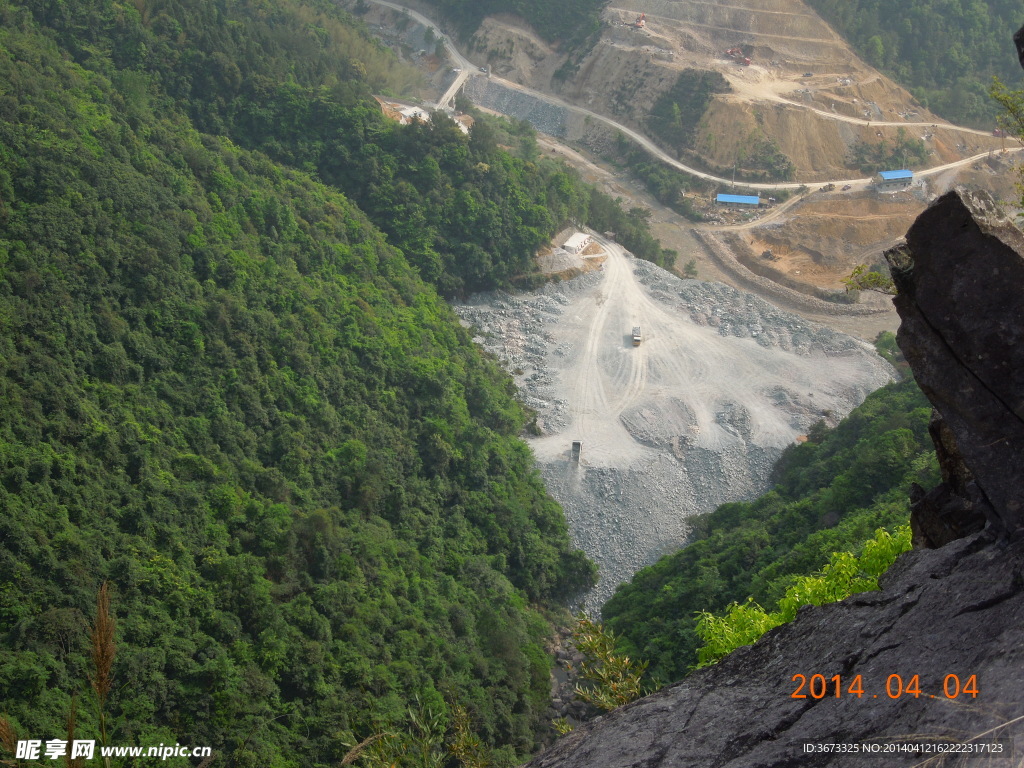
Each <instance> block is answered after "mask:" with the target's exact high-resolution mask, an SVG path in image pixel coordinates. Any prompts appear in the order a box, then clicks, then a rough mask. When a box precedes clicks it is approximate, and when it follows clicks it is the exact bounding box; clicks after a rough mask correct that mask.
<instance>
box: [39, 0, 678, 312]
mask: <svg viewBox="0 0 1024 768" xmlns="http://www.w3.org/2000/svg"><path fill="white" fill-rule="evenodd" d="M29 5H30V7H31V8H32V10H33V14H34V17H35V19H36V21H37V22H38V23H39V24H41V25H43V26H44V27H45V28H46V29H47V31H48V33H49V34H51V35H52V36H53V37H54V38H55V39H56V40H57V42H58V44H59V45H60V47H61V49H62V50H64V51H66V52H67V53H68V55H70V56H72V57H73V58H74V59H75V60H76V61H77V62H78V63H80V64H82V65H83V66H85V67H88V68H90V69H96V70H99V71H101V72H104V73H105V74H107V75H108V76H110V77H111V78H112V79H113V81H114V82H115V84H116V87H117V89H118V91H119V92H120V93H122V94H123V96H124V98H125V100H126V105H125V106H126V109H127V111H128V113H129V114H130V115H133V116H134V115H136V114H145V113H147V112H149V111H152V110H159V109H162V108H164V107H165V106H168V105H173V106H174V107H176V108H177V109H180V110H181V111H182V112H184V113H185V114H187V115H188V116H189V117H190V118H191V119H192V120H193V122H194V124H195V125H196V127H197V128H198V129H199V130H201V131H205V132H209V133H213V134H222V135H226V136H228V137H230V138H231V140H232V141H233V142H235V143H237V144H239V145H240V146H243V147H246V148H250V149H258V150H260V151H262V152H265V153H266V154H267V155H268V156H269V157H270V158H271V159H273V160H277V161H279V162H283V163H286V164H288V165H290V166H293V167H297V168H302V169H305V170H308V171H310V172H312V173H315V174H316V175H317V176H318V177H319V178H320V179H321V180H322V181H324V182H326V183H328V184H330V185H332V186H335V187H337V188H339V189H341V190H342V191H343V192H345V193H346V194H347V195H348V196H349V198H350V199H351V200H353V201H354V202H355V203H356V204H357V205H358V206H359V207H360V208H361V209H362V210H363V211H364V212H365V213H366V214H367V215H368V216H369V217H370V219H371V221H373V223H374V224H376V225H377V226H378V227H380V228H381V229H382V230H383V231H384V232H385V233H386V234H387V235H388V239H389V241H390V242H391V243H392V244H393V245H396V246H398V247H399V248H401V249H402V251H403V252H404V253H405V255H406V257H407V258H408V259H409V260H410V261H411V262H412V263H413V264H414V265H415V266H416V267H417V268H418V269H419V270H420V272H421V274H422V275H423V277H424V278H425V279H427V280H429V281H431V282H433V283H435V284H436V285H437V286H438V287H439V289H440V290H441V291H442V292H443V293H444V294H446V295H461V294H464V293H466V292H468V291H478V290H483V289H488V288H493V287H495V286H497V285H508V284H509V283H510V282H511V280H512V279H513V278H514V277H515V276H517V275H519V274H521V273H523V272H526V271H529V269H530V264H531V258H532V256H533V254H534V252H535V251H536V249H537V247H538V245H540V244H541V243H543V242H545V241H546V240H548V239H549V238H550V237H551V235H552V234H554V233H555V232H556V231H558V230H559V229H560V228H561V227H563V226H565V225H566V224H567V223H568V222H569V221H570V220H576V221H580V222H587V223H590V224H591V225H592V226H594V227H595V228H597V229H600V230H611V231H614V232H616V233H618V234H619V236H620V239H621V240H622V242H623V243H624V244H626V245H627V247H629V248H630V249H631V250H633V251H634V252H635V253H636V254H637V255H638V256H640V257H641V258H647V259H651V260H654V261H664V260H665V259H668V258H670V257H671V255H670V254H663V253H662V250H661V249H660V248H659V247H658V245H657V243H656V242H655V241H654V240H653V239H652V238H651V237H650V235H649V234H647V233H646V230H644V229H643V227H642V226H639V225H638V223H637V222H636V221H634V220H631V219H629V218H628V217H627V216H626V215H625V213H623V212H622V211H621V210H619V209H618V207H617V206H615V205H613V204H612V201H611V200H609V199H608V198H607V196H605V195H602V194H601V193H599V192H597V191H596V190H590V189H585V188H583V186H582V185H581V184H580V183H579V181H578V179H577V178H576V177H575V176H573V175H572V174H570V173H568V172H567V171H566V169H565V167H564V166H562V165H561V164H557V163H553V162H551V161H550V160H546V159H541V158H538V157H536V152H535V151H533V152H531V151H530V150H529V147H530V144H529V143H528V144H527V149H526V151H525V152H522V153H521V154H522V155H523V156H519V157H514V156H512V155H511V154H509V153H507V152H505V151H502V149H501V148H500V147H499V146H498V143H497V141H496V137H495V132H494V131H493V130H490V129H489V126H488V125H487V124H486V123H485V124H482V125H481V126H480V127H479V130H474V132H473V135H472V137H471V140H470V141H469V142H468V143H467V142H466V140H465V138H464V136H463V135H462V133H461V132H460V131H459V130H458V129H457V128H456V127H455V125H454V124H453V123H452V122H451V121H448V120H438V121H432V122H431V123H429V124H428V123H417V124H416V125H413V126H408V127H404V128H402V127H400V126H398V125H397V124H395V123H394V122H392V121H390V120H387V119H386V118H385V117H383V115H382V114H381V110H380V107H379V105H378V104H377V102H376V101H374V99H373V98H372V97H371V95H370V91H371V87H372V88H375V89H377V90H381V89H383V90H390V89H393V88H400V87H402V85H403V84H404V83H406V82H407V81H408V80H409V79H410V77H411V76H410V75H409V74H408V73H406V72H404V71H403V70H401V69H400V68H398V67H397V64H396V63H395V62H394V60H393V59H390V58H388V57H387V56H386V55H385V53H386V52H385V50H384V49H383V48H381V47H380V46H379V45H378V44H377V43H375V42H372V41H371V40H370V39H369V38H368V37H367V36H366V35H365V34H364V33H363V32H362V31H361V27H360V26H359V25H358V24H357V23H356V22H355V21H354V20H353V19H352V18H351V17H350V16H349V15H347V14H346V13H345V12H343V11H340V10H338V9H337V8H335V7H334V6H332V5H330V4H329V3H326V2H322V0H313V2H311V3H308V4H307V3H299V2H294V1H293V0H285V1H284V2H280V3H275V4H274V5H273V6H269V5H267V4H265V3H262V2H259V0H240V1H239V2H233V3H220V4H218V3H207V2H202V1H201V0H147V2H141V0H140V5H141V10H140V11H136V10H135V8H134V7H131V6H129V7H124V6H121V5H119V4H117V3H114V2H113V0H100V2H99V3H94V4H92V5H89V6H86V5H82V4H57V3H54V2H50V1H49V0H39V2H38V3H31V4H29ZM97 51H104V52H108V53H109V55H105V56H98V55H97Z"/></svg>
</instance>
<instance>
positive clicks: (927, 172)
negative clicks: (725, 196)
mask: <svg viewBox="0 0 1024 768" xmlns="http://www.w3.org/2000/svg"><path fill="white" fill-rule="evenodd" d="M370 2H372V3H376V4H377V5H382V6H386V7H388V8H391V9H393V10H396V11H402V12H405V13H407V14H408V15H409V17H410V18H412V19H415V20H416V21H417V22H419V23H420V24H423V25H424V26H425V27H428V28H430V29H433V30H438V31H437V34H438V35H440V37H441V40H442V41H443V42H444V46H445V50H447V51H448V53H449V54H450V55H451V57H452V59H453V60H454V61H455V62H456V64H457V65H458V67H457V68H458V69H461V72H458V73H457V77H456V78H455V82H454V83H452V85H451V86H449V87H448V89H447V90H446V92H445V93H444V94H443V95H442V96H441V98H440V100H439V101H438V107H439V108H444V107H445V106H446V105H447V104H448V103H449V102H450V101H451V99H453V98H454V96H455V93H457V92H458V89H459V88H461V87H462V86H463V85H464V84H465V82H466V80H468V79H469V77H471V76H480V77H489V78H490V79H491V81H493V82H495V83H498V84H500V85H502V86H504V87H506V88H511V89H514V90H517V91H520V92H522V93H525V94H528V95H530V96H532V97H533V98H536V99H539V100H541V101H544V102H546V103H548V104H551V105H553V106H556V107H559V108H561V109H566V110H569V111H571V112H575V113H576V114H580V115H584V116H586V117H589V118H591V119H593V120H599V121H600V122H602V123H604V124H605V125H607V126H609V127H610V128H613V129H614V130H616V131H619V132H620V133H622V134H623V135H624V136H628V137H629V138H630V139H632V140H633V141H634V142H636V143H637V144H639V145H640V146H641V147H643V148H644V149H645V150H646V151H647V152H648V153H650V154H651V155H653V156H654V157H656V158H658V159H659V160H661V161H662V162H663V163H666V164H667V165H670V166H672V167H673V168H676V169H678V170H680V171H682V172H683V173H686V174H689V175H690V176H695V177H697V178H700V179H706V180H708V181H713V182H716V183H718V184H726V185H733V181H732V180H731V179H727V178H724V177H721V176H716V175H714V174H712V173H707V172H705V171H701V170H698V169H696V168H691V167H690V166H688V165H685V164H684V163H681V162H679V161H678V160H676V159H675V158H674V157H672V156H671V155H669V154H668V153H667V152H665V151H664V150H663V149H661V148H660V147H659V146H658V145H657V144H655V143H654V142H653V141H651V140H650V139H648V138H647V137H646V136H644V135H643V134H641V133H639V132H637V131H635V130H633V129H632V128H628V127H627V126H625V125H622V124H621V123H618V122H616V121H615V120H612V119H611V118H610V117H605V116H604V115H601V114H599V113H597V112H593V111H591V110H589V109H586V108H585V107H579V106H576V105H575V104H570V103H569V102H567V101H563V100H562V99H559V98H558V97H557V96H552V95H550V94H547V93H544V92H542V91H537V90H534V89H533V88H528V87H526V86H523V85H520V84H518V83H514V82H512V81H511V80H505V79H504V78H501V77H497V76H495V75H491V74H487V75H485V74H484V73H482V72H479V71H477V68H476V66H475V65H474V64H473V63H472V62H470V61H469V60H468V59H467V58H466V57H465V56H463V55H462V53H461V52H460V51H459V50H458V49H457V48H456V47H455V45H454V44H453V43H452V41H451V38H449V37H448V36H447V35H444V34H442V33H440V31H439V30H440V27H439V26H438V24H437V23H436V22H434V21H433V20H431V19H429V18H428V17H426V16H424V15H423V14H421V13H419V12H418V11H413V10H410V9H408V8H406V7H405V6H402V5H400V4H398V3H393V2H389V0H370ZM762 98H763V97H762ZM774 100H777V101H780V102H783V103H787V104H791V105H793V106H801V107H804V108H807V109H810V110H811V111H813V112H815V113H816V114H818V115H820V116H821V117H824V118H828V119H830V120H840V121H842V122H848V123H856V124H859V125H864V126H895V127H902V128H906V127H908V126H915V125H920V126H932V125H936V124H935V123H910V122H903V121H901V122H893V121H884V120H867V119H860V118H856V117H851V116H849V115H839V114H835V113H831V112H828V111H825V110H820V109H816V108H811V107H806V105H801V104H799V102H794V101H790V100H787V99H784V98H783V97H781V96H777V97H775V98H774ZM942 125H943V126H944V127H947V128H951V129H955V130H959V131H964V132H967V133H974V134H981V135H989V134H986V133H985V132H984V131H978V130H976V129H973V128H961V127H959V126H954V125H951V124H949V123H943V124H942ZM1022 150H1024V147H1015V148H1013V149H1008V150H1006V151H1007V152H1014V153H1017V152H1021V151H1022ZM989 154H990V153H989V152H980V153H978V154H976V155H973V156H971V157H966V158H963V159H961V160H956V161H954V162H951V163H945V164H944V165H938V166H935V167H933V168H926V169H923V170H919V171H914V174H915V175H916V176H918V177H920V176H931V175H933V174H937V173H942V172H943V171H947V170H950V169H951V168H957V167H959V166H963V165H970V164H973V163H976V162H978V161H979V160H982V159H984V158H986V157H988V155H989ZM827 183H829V182H828V181H822V180H820V179H819V180H816V181H792V182H778V183H773V184H766V183H761V182H746V181H744V182H740V185H741V186H742V187H743V188H744V189H764V190H772V189H800V188H801V187H807V186H813V187H816V186H819V185H821V184H827ZM831 183H832V184H839V185H846V184H849V185H850V186H851V187H853V188H863V187H866V186H867V185H869V184H870V183H871V179H870V178H863V177H862V178H855V179H833V180H831Z"/></svg>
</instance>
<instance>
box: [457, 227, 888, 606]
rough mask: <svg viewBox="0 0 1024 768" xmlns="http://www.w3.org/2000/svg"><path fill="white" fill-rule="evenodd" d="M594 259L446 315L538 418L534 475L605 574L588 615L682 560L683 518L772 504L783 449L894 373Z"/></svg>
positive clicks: (742, 310) (856, 350)
mask: <svg viewBox="0 0 1024 768" xmlns="http://www.w3.org/2000/svg"><path fill="white" fill-rule="evenodd" d="M604 245H605V251H606V259H605V260H604V262H603V264H602V265H601V268H600V269H599V270H594V271H590V272H588V273H586V274H583V275H582V276H580V277H577V278H575V279H573V280H570V281H566V282H561V283H550V284H548V285H546V286H545V287H544V288H543V289H542V290H540V291H537V292H534V293H526V294H518V295H515V296H512V295H508V294H488V295H486V296H480V297H477V298H476V299H475V300H474V301H473V302H471V303H469V304H466V305H462V306H459V307H457V308H456V309H457V311H458V312H459V314H460V315H461V316H462V317H463V319H464V320H465V321H466V322H468V323H469V324H471V325H472V326H474V327H475V328H476V329H478V331H479V339H478V340H479V341H480V342H481V343H482V344H483V345H484V346H485V347H486V348H488V349H489V350H491V351H492V352H494V353H495V354H497V355H498V356H499V358H501V359H502V360H503V361H504V362H505V364H506V365H507V366H508V368H509V370H510V371H512V373H513V375H514V376H515V378H516V381H517V383H518V384H519V386H520V388H521V390H522V392H523V399H524V400H525V402H526V403H527V404H528V405H530V406H531V407H533V408H535V409H536V410H537V412H538V423H539V424H540V426H541V429H542V432H543V434H542V435H541V436H540V437H536V438H533V439H531V440H530V441H529V442H530V444H531V446H532V447H533V450H534V452H535V454H536V456H537V461H538V465H539V467H540V470H541V473H542V474H543V476H544V480H545V482H546V483H547V484H548V487H549V488H550V489H551V493H552V495H553V496H554V497H555V498H557V499H558V500H559V501H560V502H561V503H562V504H563V506H564V507H565V511H566V516H567V518H568V520H569V525H570V528H571V530H572V533H573V536H574V538H575V542H576V544H577V545H578V546H580V547H581V548H583V549H584V550H585V551H586V552H587V553H588V554H589V555H590V556H591V557H593V558H594V559H595V560H597V562H598V564H599V565H600V567H601V580H600V583H599V584H598V586H597V587H596V588H595V589H594V590H593V591H592V592H591V593H590V594H589V595H588V597H587V600H586V607H587V608H588V609H591V610H593V609H596V608H598V607H599V606H600V605H601V603H603V602H604V601H605V600H606V599H607V598H608V597H609V596H610V595H611V593H612V591H613V590H614V588H615V586H616V585H617V584H619V583H620V582H622V581H625V580H626V579H628V578H629V577H630V576H631V575H632V574H633V573H634V572H635V571H636V570H637V569H639V568H641V567H642V566H644V565H647V564H649V563H651V562H653V561H654V560H655V559H656V558H657V557H658V556H660V555H662V554H664V553H666V552H670V551H673V550H675V549H676V548H678V547H679V546H680V545H681V544H682V543H683V541H684V539H685V536H686V533H687V523H686V518H687V517H689V516H690V515H693V514H695V513H699V512H707V511H710V510H712V509H714V508H715V507H716V506H717V505H719V504H721V503H724V502H727V501H735V500H740V499H748V498H751V497H754V496H756V495H757V494H759V493H762V492H763V491H764V490H766V488H767V486H768V478H769V473H770V471H771V467H772V464H773V463H774V461H775V460H776V459H777V458H778V456H779V455H780V454H781V452H782V450H783V449H784V448H785V447H786V446H787V445H789V444H791V443H792V442H793V441H794V440H795V439H796V437H797V436H798V435H800V434H803V433H806V432H807V430H808V429H809V428H810V426H811V425H812V424H814V423H815V422H817V421H819V420H820V419H823V418H824V419H825V420H826V421H828V422H830V423H834V422H835V421H837V420H838V419H839V418H841V417H842V416H843V415H845V414H846V413H847V412H849V411H850V410H851V409H852V408H853V407H854V406H855V405H857V404H858V403H859V402H861V401H862V400H863V399H864V397H865V396H866V395H867V394H868V393H869V392H871V391H872V390H874V389H876V388H878V387H879V386H881V385H882V384H884V383H886V382H887V381H889V380H890V377H891V373H892V372H891V369H890V368H889V366H888V365H887V364H886V363H885V362H884V361H882V360H881V359H880V358H878V357H877V355H875V353H874V351H873V350H872V349H871V348H870V347H869V346H868V345H866V344H864V343H863V342H861V341H858V340H856V339H853V338H852V337H849V336H845V335H843V334H839V333H836V332H834V331H831V330H829V329H827V328H825V327H823V326H819V325H816V324H814V323H811V322H808V321H806V320H804V319H802V318H800V317H798V316H796V315H792V314H789V313H786V312H783V311H780V310H778V309H776V308H775V307H773V306H771V305H770V304H768V303H767V302H764V301H762V300H761V299H758V298H757V297H755V296H752V295H750V294H745V293H741V292H738V291H736V290H734V289H732V288H729V287H727V286H724V285H721V284H717V283H705V282H701V281H696V280H681V279H679V278H677V277H675V276H673V275H671V274H670V273H668V272H666V271H665V270H662V269H660V268H658V267H656V266H654V265H653V264H650V263H647V262H643V261H639V260H635V259H632V258H630V257H628V256H627V255H626V254H625V253H624V252H623V250H622V249H621V248H620V247H619V246H617V245H615V244H614V243H604ZM562 266H564V265H562ZM637 325H639V326H640V328H641V331H642V334H643V342H642V343H641V345H640V346H639V347H634V346H633V345H632V341H631V338H630V330H631V328H632V327H633V326H637ZM573 440H580V441H582V443H583V450H582V460H581V461H580V462H579V463H576V462H573V461H572V460H571V458H570V447H571V443H572V441H573Z"/></svg>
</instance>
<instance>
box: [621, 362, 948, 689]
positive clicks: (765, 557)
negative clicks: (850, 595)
mask: <svg viewBox="0 0 1024 768" xmlns="http://www.w3.org/2000/svg"><path fill="white" fill-rule="evenodd" d="M930 415H931V406H930V405H929V403H928V401H927V400H926V399H925V397H924V395H922V394H921V392H920V390H919V389H918V388H917V385H916V384H915V383H914V382H913V381H912V380H911V381H903V382H899V383H896V384H890V385H888V386H887V387H884V388H882V389H881V390H879V391H877V392H875V393H873V394H871V395H869V396H868V398H867V399H866V400H865V402H864V403H863V404H862V405H861V406H860V407H858V408H856V409H854V411H853V412H852V413H851V414H850V415H849V416H848V417H847V418H846V419H844V420H843V421H842V423H840V425H839V426H838V427H836V428H835V429H831V430H830V429H828V428H827V427H826V426H825V423H824V422H821V423H820V424H819V425H818V426H816V427H814V428H813V429H811V430H810V433H809V434H808V436H807V437H808V440H807V442H805V443H803V444H800V445H797V446H794V447H792V448H790V449H788V450H787V451H786V453H785V454H784V455H783V457H782V459H781V461H780V463H779V465H778V469H777V480H776V484H775V488H774V489H773V490H772V491H770V492H769V493H767V494H765V495H764V496H762V497H760V498H759V499H757V500H755V501H752V502H741V503H734V504H725V505H723V506H721V507H719V508H718V509H717V510H715V511H714V512H712V513H710V514H708V515H703V516H699V517H697V518H695V519H694V520H693V528H692V532H691V536H690V543H689V544H688V545H687V546H686V547H684V548H683V549H682V550H680V551H679V552H677V553H676V554H673V555H669V556H666V557H664V558H662V559H661V560H659V561H658V562H657V563H655V564H654V565H652V566H650V567H649V568H645V569H643V570H641V571H640V572H638V573H637V574H636V575H635V576H634V577H633V580H632V581H631V582H630V583H629V584H625V585H623V586H622V587H620V588H619V589H618V591H617V592H616V593H615V595H614V596H613V597H612V598H611V600H609V601H608V602H607V603H606V604H605V606H604V609H603V612H602V613H603V618H604V621H605V623H606V625H607V626H608V627H609V628H610V629H612V630H613V631H614V632H616V633H617V634H618V635H619V636H620V637H621V641H620V645H619V651H620V652H621V653H625V654H628V655H629V656H632V657H636V658H642V659H647V660H648V661H649V662H650V667H649V674H650V676H651V677H652V678H653V679H654V680H658V681H662V682H668V681H673V680H678V679H679V678H681V677H683V676H684V675H685V674H686V673H687V672H688V671H689V670H690V669H692V668H693V666H694V665H696V664H697V663H698V656H697V652H698V649H699V648H700V647H701V646H702V645H704V644H705V643H704V641H703V640H702V639H701V636H700V634H699V632H698V628H697V619H696V616H697V615H698V613H699V612H706V613H709V614H715V613H720V612H722V611H725V610H726V609H727V607H728V606H729V605H730V604H732V603H736V604H738V605H739V606H741V608H743V610H744V612H746V611H747V609H746V608H745V606H747V599H748V598H753V600H754V601H756V602H757V603H759V604H761V605H774V604H775V603H777V602H778V601H779V600H781V599H783V598H784V597H785V596H786V594H787V590H788V589H790V588H791V587H793V586H795V585H799V584H800V583H802V582H801V580H802V579H804V578H805V577H806V575H807V574H811V573H813V572H814V571H816V570H818V569H821V568H822V567H824V566H825V565H826V564H828V563H829V561H830V557H832V555H833V553H835V552H847V551H848V552H852V553H853V555H856V556H857V557H860V556H861V550H860V549H859V548H860V547H863V546H864V542H865V541H867V540H868V539H870V538H871V536H872V535H873V533H874V532H875V531H876V530H877V529H878V528H885V529H887V530H895V528H896V526H899V525H903V524H906V522H907V519H908V516H909V508H908V488H909V485H910V483H911V482H918V483H920V484H921V485H923V486H925V487H929V486H930V485H933V484H934V483H935V482H937V479H938V478H937V476H938V470H937V466H936V460H935V453H934V450H933V448H932V443H931V440H930V438H929V436H928V430H927V427H928V421H929V419H930ZM844 557H845V556H844ZM844 562H845V560H844Z"/></svg>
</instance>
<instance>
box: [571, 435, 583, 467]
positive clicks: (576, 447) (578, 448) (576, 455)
mask: <svg viewBox="0 0 1024 768" xmlns="http://www.w3.org/2000/svg"><path fill="white" fill-rule="evenodd" d="M582 452H583V443H582V441H580V440H573V441H572V452H571V453H570V454H569V457H570V458H571V459H572V461H574V462H576V463H577V464H579V463H580V453H582Z"/></svg>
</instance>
